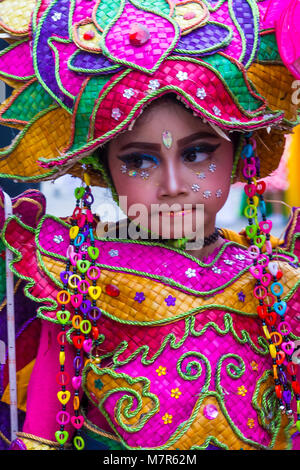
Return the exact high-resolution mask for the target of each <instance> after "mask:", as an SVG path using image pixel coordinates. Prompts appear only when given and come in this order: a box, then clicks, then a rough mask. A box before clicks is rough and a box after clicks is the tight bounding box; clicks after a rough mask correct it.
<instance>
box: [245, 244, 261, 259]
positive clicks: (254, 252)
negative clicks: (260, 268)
mask: <svg viewBox="0 0 300 470" xmlns="http://www.w3.org/2000/svg"><path fill="white" fill-rule="evenodd" d="M247 251H248V254H249V256H250V257H251V258H252V259H256V258H258V257H259V255H260V250H259V248H258V246H256V245H251V246H249V248H248V250H247Z"/></svg>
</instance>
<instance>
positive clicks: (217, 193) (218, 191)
mask: <svg viewBox="0 0 300 470" xmlns="http://www.w3.org/2000/svg"><path fill="white" fill-rule="evenodd" d="M222 194H223V193H222V189H217V191H216V196H217V197H221V196H222Z"/></svg>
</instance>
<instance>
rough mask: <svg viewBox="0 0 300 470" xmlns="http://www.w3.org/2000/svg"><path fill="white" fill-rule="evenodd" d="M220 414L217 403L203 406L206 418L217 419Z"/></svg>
mask: <svg viewBox="0 0 300 470" xmlns="http://www.w3.org/2000/svg"><path fill="white" fill-rule="evenodd" d="M218 414H219V410H218V408H217V407H216V406H215V405H206V406H205V407H204V408H203V416H205V418H206V419H210V420H212V419H216V417H217V416H218Z"/></svg>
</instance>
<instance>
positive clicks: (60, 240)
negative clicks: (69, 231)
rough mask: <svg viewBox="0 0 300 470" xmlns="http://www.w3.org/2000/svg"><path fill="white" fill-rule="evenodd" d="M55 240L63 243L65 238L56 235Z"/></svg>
mask: <svg viewBox="0 0 300 470" xmlns="http://www.w3.org/2000/svg"><path fill="white" fill-rule="evenodd" d="M53 241H54V242H55V243H61V242H63V241H64V239H63V237H62V236H61V235H54V237H53Z"/></svg>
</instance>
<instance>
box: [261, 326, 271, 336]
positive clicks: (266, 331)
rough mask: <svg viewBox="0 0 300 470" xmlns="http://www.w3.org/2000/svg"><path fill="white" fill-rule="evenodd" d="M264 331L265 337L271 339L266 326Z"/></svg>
mask: <svg viewBox="0 0 300 470" xmlns="http://www.w3.org/2000/svg"><path fill="white" fill-rule="evenodd" d="M263 330H264V334H265V337H266V338H267V339H270V338H271V336H270V333H269V330H268V327H267V326H266V325H263Z"/></svg>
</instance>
